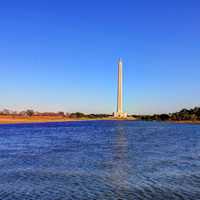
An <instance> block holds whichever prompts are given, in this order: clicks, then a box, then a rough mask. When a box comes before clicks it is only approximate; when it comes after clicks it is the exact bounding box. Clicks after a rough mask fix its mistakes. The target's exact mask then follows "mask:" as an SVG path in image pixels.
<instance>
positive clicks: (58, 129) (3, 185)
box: [0, 121, 200, 200]
mask: <svg viewBox="0 0 200 200" xmlns="http://www.w3.org/2000/svg"><path fill="white" fill-rule="evenodd" d="M0 169H1V170H0V200H1V199H2V200H29V199H30V200H40V199H41V200H56V199H57V200H60V199H64V200H66V199H75V200H76V199H77V200H79V199H81V200H82V199H83V200H84V199H85V200H90V199H94V200H96V199H99V200H102V199H103V200H107V199H109V200H110V199H113V200H114V199H123V200H124V199H125V200H126V199H127V200H129V199H130V200H132V199H134V200H140V199H142V200H143V199H147V200H159V199H160V200H162V199H165V200H166V199H167V200H173V199H177V200H178V199H186V200H189V199H194V200H197V199H200V189H199V188H200V172H199V169H200V126H199V125H186V124H177V125H176V124H170V123H156V122H130V121H98V122H95V121H92V122H67V123H51V124H48V123H46V124H30V125H28V124H26V125H0Z"/></svg>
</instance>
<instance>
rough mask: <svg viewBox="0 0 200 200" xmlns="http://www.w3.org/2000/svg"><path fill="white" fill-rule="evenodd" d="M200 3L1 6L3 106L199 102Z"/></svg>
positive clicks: (153, 109)
mask: <svg viewBox="0 0 200 200" xmlns="http://www.w3.org/2000/svg"><path fill="white" fill-rule="evenodd" d="M199 11H200V1H198V0H167V1H161V0H151V1H150V0H140V1H135V0H123V1H117V0H101V1H100V0H99V1H94V0H91V1H89V0H84V1H82V0H79V1H77V0H73V1H68V0H48V1H47V0H32V1H27V0H23V1H22V0H18V1H16V0H8V1H2V2H1V5H0V75H1V76H0V91H1V94H0V109H3V108H9V109H15V110H22V109H27V108H33V109H35V110H40V111H59V110H63V111H66V112H67V111H68V112H74V111H81V112H87V113H111V112H113V111H115V108H116V81H117V65H116V62H117V59H118V58H119V57H122V58H123V60H124V78H125V80H124V104H125V105H124V107H125V110H126V111H128V112H129V113H140V114H141V113H143V114H144V113H162V112H172V111H176V110H179V109H181V108H183V107H186V108H190V107H193V106H199V105H200V92H199V91H200V12H199Z"/></svg>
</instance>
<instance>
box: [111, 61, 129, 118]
mask: <svg viewBox="0 0 200 200" xmlns="http://www.w3.org/2000/svg"><path fill="white" fill-rule="evenodd" d="M122 65H123V63H122V60H121V59H120V60H119V61H118V87H117V112H115V113H114V117H117V118H126V117H127V113H124V112H123V91H122V90H123V86H122V83H123V69H122Z"/></svg>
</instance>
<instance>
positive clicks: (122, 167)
mask: <svg viewBox="0 0 200 200" xmlns="http://www.w3.org/2000/svg"><path fill="white" fill-rule="evenodd" d="M112 155H113V157H112V158H111V160H110V162H111V166H112V168H111V171H110V176H111V179H112V184H113V185H115V186H116V188H117V189H119V187H124V188H127V187H128V185H127V184H128V171H129V164H128V141H127V138H126V135H125V131H124V129H123V126H117V127H116V135H115V136H114V138H113V145H112Z"/></svg>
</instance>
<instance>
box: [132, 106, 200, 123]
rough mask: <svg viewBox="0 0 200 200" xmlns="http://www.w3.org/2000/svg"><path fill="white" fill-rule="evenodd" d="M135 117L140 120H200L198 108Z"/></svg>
mask: <svg viewBox="0 0 200 200" xmlns="http://www.w3.org/2000/svg"><path fill="white" fill-rule="evenodd" d="M135 117H136V118H137V119H141V120H158V121H166V120H171V121H198V120H200V107H195V108H193V109H182V110H181V111H179V112H175V113H169V114H155V115H140V116H135Z"/></svg>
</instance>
